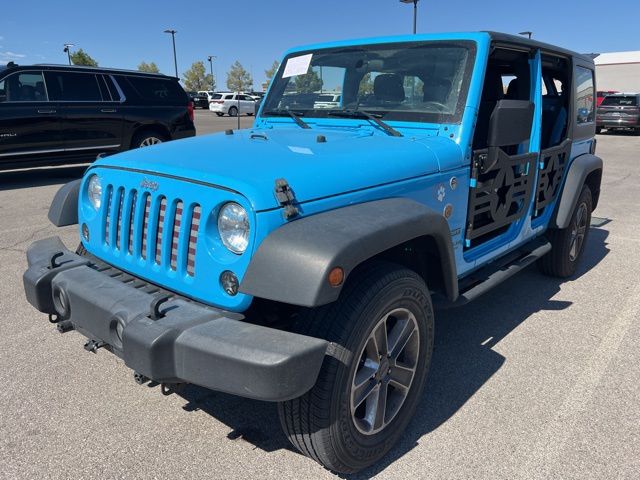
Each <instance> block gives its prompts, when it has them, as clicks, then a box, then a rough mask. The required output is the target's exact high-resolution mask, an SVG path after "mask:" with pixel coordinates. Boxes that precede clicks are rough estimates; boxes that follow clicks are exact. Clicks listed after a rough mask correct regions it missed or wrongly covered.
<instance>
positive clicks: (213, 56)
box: [207, 55, 218, 90]
mask: <svg viewBox="0 0 640 480" xmlns="http://www.w3.org/2000/svg"><path fill="white" fill-rule="evenodd" d="M214 58H218V57H216V56H215V55H209V56H208V57H207V59H208V60H209V70H211V90H215V88H214V87H213V86H214V85H215V77H214V76H213V59H214Z"/></svg>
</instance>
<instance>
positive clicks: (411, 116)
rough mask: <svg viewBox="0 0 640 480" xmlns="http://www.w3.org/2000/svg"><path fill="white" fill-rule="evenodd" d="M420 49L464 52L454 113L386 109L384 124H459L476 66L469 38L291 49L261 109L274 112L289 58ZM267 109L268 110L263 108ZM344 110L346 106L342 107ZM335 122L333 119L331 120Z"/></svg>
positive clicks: (323, 114)
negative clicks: (360, 51)
mask: <svg viewBox="0 0 640 480" xmlns="http://www.w3.org/2000/svg"><path fill="white" fill-rule="evenodd" d="M421 46H434V47H458V48H465V49H467V52H468V54H467V58H466V62H465V63H464V65H463V67H462V68H463V72H462V75H463V77H462V83H461V86H460V93H459V95H458V100H457V104H456V106H455V110H454V112H453V113H442V112H419V111H394V110H388V111H384V112H385V113H384V115H383V116H382V117H381V119H383V120H384V121H385V122H409V123H432V124H443V123H446V124H461V123H462V117H463V115H464V111H465V107H466V105H467V98H468V95H469V89H470V86H471V80H472V76H473V71H474V67H475V64H476V56H477V51H478V44H477V41H476V40H473V39H455V40H408V41H398V42H381V43H367V44H353V45H341V46H332V47H323V48H312V49H305V50H295V51H292V52H289V53H287V55H286V56H285V57H284V58H283V60H282V62H281V63H280V68H279V69H278V71H277V73H276V75H275V76H274V77H273V80H272V82H271V85H270V87H269V91H268V92H267V95H266V96H265V99H264V101H263V102H262V106H263V107H264V111H268V110H274V108H273V106H271V105H270V98H273V97H274V96H278V97H279V98H281V97H282V96H283V94H284V92H283V89H284V88H285V87H286V84H287V82H286V81H285V82H283V78H282V75H283V73H284V69H285V65H286V64H287V61H288V60H289V59H290V58H293V57H299V56H302V55H307V54H315V53H330V52H331V51H336V52H339V51H341V50H347V49H354V50H358V49H366V48H372V49H375V48H380V49H394V48H395V49H404V48H406V49H410V48H415V47H421ZM285 80H286V79H285ZM343 94H344V92H341V93H340V95H343ZM267 106H268V108H267ZM345 108H346V107H345ZM262 111H263V109H262V108H261V109H260V113H259V118H262V119H266V118H273V117H270V116H269V115H263V113H262ZM307 111H310V112H312V113H313V114H312V115H309V116H306V115H305V113H306V112H307ZM379 112H380V110H375V111H374V113H379ZM296 113H298V114H300V115H301V116H303V117H304V118H305V119H311V118H313V119H326V118H331V116H330V114H329V113H330V110H320V109H312V110H306V109H300V110H299V111H298V110H296ZM334 119H335V118H334Z"/></svg>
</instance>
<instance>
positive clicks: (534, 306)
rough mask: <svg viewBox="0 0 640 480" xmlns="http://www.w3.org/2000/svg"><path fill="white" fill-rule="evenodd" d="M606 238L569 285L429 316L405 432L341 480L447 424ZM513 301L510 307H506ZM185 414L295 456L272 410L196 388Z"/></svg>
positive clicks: (523, 280) (590, 249)
mask: <svg viewBox="0 0 640 480" xmlns="http://www.w3.org/2000/svg"><path fill="white" fill-rule="evenodd" d="M608 234H609V233H608V231H607V230H604V229H601V228H592V229H591V231H590V236H589V239H588V243H587V248H586V250H585V252H584V256H583V258H582V262H581V267H580V268H579V270H578V272H577V273H576V275H575V276H574V277H573V278H571V279H569V280H560V279H555V278H550V277H546V276H543V275H542V274H540V273H538V271H537V270H536V269H535V268H529V269H528V270H527V271H525V272H522V273H521V274H519V275H516V276H515V277H513V278H512V280H510V281H509V282H505V283H504V284H502V285H501V286H500V287H498V288H496V289H495V290H493V291H492V292H489V293H487V294H486V295H485V296H483V297H481V298H479V299H478V300H476V301H474V302H472V303H471V304H468V305H466V306H463V307H459V308H456V309H451V310H441V311H437V312H436V329H435V331H436V335H435V348H434V353H433V359H432V363H431V369H430V373H429V378H428V380H427V385H426V388H425V393H424V395H423V398H422V400H421V403H420V404H419V406H418V409H417V411H416V414H415V417H414V419H413V421H412V422H411V423H410V425H409V427H408V428H407V431H406V432H405V434H404V435H403V437H402V438H401V440H400V442H399V443H398V445H396V446H395V447H394V448H393V449H392V450H391V451H390V452H389V454H388V455H387V456H386V457H385V458H384V459H383V461H382V462H380V463H379V464H377V465H375V466H373V467H371V468H369V469H367V470H365V471H363V472H361V473H359V474H357V475H353V476H348V477H346V478H350V479H356V478H358V479H359V478H363V479H364V478H370V477H371V476H373V475H376V474H378V473H380V472H381V471H383V470H384V469H385V468H387V467H388V466H389V465H390V464H392V463H393V462H395V461H396V460H398V459H399V458H401V457H402V456H404V455H405V454H406V453H407V452H409V451H410V450H412V449H413V448H414V447H415V446H417V444H418V441H419V440H420V439H421V438H422V437H423V436H424V435H426V434H428V433H429V432H431V431H433V430H435V429H437V428H438V427H439V426H440V425H442V424H443V423H444V422H446V421H447V420H448V419H449V418H451V417H452V416H453V415H454V414H455V413H456V412H457V411H458V410H459V409H460V408H461V407H462V406H463V405H464V404H465V403H466V402H467V401H468V400H469V399H470V398H471V397H472V396H473V395H474V394H475V393H476V392H477V391H478V390H479V389H480V388H482V386H483V385H484V384H485V383H486V382H487V381H488V380H489V379H490V378H491V377H492V376H493V375H494V374H495V373H496V372H497V371H498V370H499V369H500V368H501V367H502V365H503V364H504V362H505V360H506V359H505V357H503V356H502V355H500V354H499V353H497V352H495V351H494V350H492V348H493V347H494V346H495V345H496V344H498V343H499V342H500V341H501V340H502V339H503V338H505V337H506V336H507V335H509V334H510V333H511V332H512V331H513V330H515V329H516V328H518V326H519V325H520V324H522V323H523V322H525V321H526V320H527V319H528V318H529V317H530V316H531V315H532V314H534V313H537V312H540V311H544V310H564V309H566V308H568V307H570V306H571V302H566V301H559V300H553V299H552V297H553V296H554V295H556V294H557V293H558V292H559V291H560V285H562V283H564V282H570V281H575V280H577V279H578V278H580V276H582V275H583V274H584V273H586V272H588V271H589V270H591V269H592V268H594V267H595V266H596V265H597V264H598V263H600V261H602V259H603V258H604V257H605V256H606V255H607V254H608V252H609V249H608V248H607V243H606V239H607V236H608ZM514 299H517V302H516V301H514ZM181 395H182V396H183V398H185V400H187V402H188V403H187V404H186V405H185V406H184V407H183V408H184V409H185V410H188V411H193V410H201V411H204V412H207V413H208V414H210V415H212V416H213V417H215V418H216V419H218V420H220V421H221V422H223V423H225V424H226V425H228V426H229V427H230V428H231V429H232V430H231V432H230V433H229V434H228V438H229V439H231V440H238V439H242V440H244V441H247V442H249V443H251V444H252V445H254V446H256V447H258V448H260V449H262V450H265V451H274V450H279V449H283V448H284V449H288V450H292V451H295V450H294V448H293V447H292V446H291V445H290V444H289V442H288V441H287V439H286V437H285V436H284V434H283V433H282V431H281V429H280V423H279V421H278V416H277V411H276V405H275V404H271V403H266V402H258V401H253V400H247V399H243V398H239V397H235V396H231V395H226V394H223V393H217V392H212V391H209V390H206V389H202V388H199V387H193V386H190V387H188V388H187V389H186V390H185V391H183V392H182V393H181Z"/></svg>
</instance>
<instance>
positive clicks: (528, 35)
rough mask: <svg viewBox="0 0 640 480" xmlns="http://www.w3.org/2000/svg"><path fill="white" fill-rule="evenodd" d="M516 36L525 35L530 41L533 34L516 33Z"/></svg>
mask: <svg viewBox="0 0 640 480" xmlns="http://www.w3.org/2000/svg"><path fill="white" fill-rule="evenodd" d="M518 35H525V36H527V37H529V40H531V36H532V35H533V32H520V33H518Z"/></svg>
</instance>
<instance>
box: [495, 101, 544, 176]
mask: <svg viewBox="0 0 640 480" xmlns="http://www.w3.org/2000/svg"><path fill="white" fill-rule="evenodd" d="M533 110H534V106H533V102H530V101H528V100H499V101H498V103H497V104H496V106H495V108H494V109H493V112H492V113H491V119H490V120H489V138H488V142H487V143H488V147H489V152H488V155H487V159H486V161H484V162H483V165H482V171H483V172H486V171H488V170H491V169H492V168H493V167H494V166H495V164H496V163H497V161H498V150H499V149H500V147H507V146H510V145H518V144H520V143H522V142H525V141H527V140H529V138H530V137H531V128H532V126H533Z"/></svg>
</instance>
